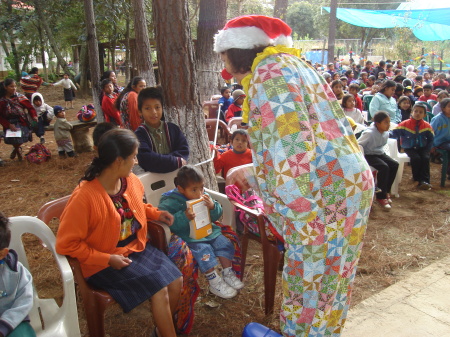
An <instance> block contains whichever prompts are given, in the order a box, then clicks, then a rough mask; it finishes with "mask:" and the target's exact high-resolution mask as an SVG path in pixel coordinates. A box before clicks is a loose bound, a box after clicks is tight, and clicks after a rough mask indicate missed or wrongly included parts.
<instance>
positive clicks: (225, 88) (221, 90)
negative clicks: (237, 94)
mask: <svg viewBox="0 0 450 337" xmlns="http://www.w3.org/2000/svg"><path fill="white" fill-rule="evenodd" d="M229 89H230V88H228V87H222V88H220V94H221V95H222V96H223V93H224V92H225V91H227V90H229ZM230 91H231V90H230Z"/></svg>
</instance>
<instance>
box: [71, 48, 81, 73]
mask: <svg viewBox="0 0 450 337" xmlns="http://www.w3.org/2000/svg"><path fill="white" fill-rule="evenodd" d="M73 72H74V73H75V75H78V73H79V72H80V54H79V50H78V46H74V47H73Z"/></svg>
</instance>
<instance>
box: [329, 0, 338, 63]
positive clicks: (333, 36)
mask: <svg viewBox="0 0 450 337" xmlns="http://www.w3.org/2000/svg"><path fill="white" fill-rule="evenodd" d="M336 9H337V0H331V4H330V27H329V29H328V63H332V62H333V61H334V45H335V40H336Z"/></svg>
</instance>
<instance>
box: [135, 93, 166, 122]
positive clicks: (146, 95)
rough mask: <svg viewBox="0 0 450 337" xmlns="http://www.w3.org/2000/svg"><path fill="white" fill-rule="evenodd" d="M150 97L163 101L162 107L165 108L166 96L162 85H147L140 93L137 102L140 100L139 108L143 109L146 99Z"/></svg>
mask: <svg viewBox="0 0 450 337" xmlns="http://www.w3.org/2000/svg"><path fill="white" fill-rule="evenodd" d="M149 98H154V99H157V100H158V101H159V102H160V103H161V107H162V108H164V96H163V91H162V88H161V87H160V86H158V87H147V88H144V89H142V90H141V92H140V93H139V95H138V98H137V102H138V110H139V111H141V110H142V105H143V104H144V101H145V100H146V99H149ZM161 119H162V120H164V113H163V115H162V118H161Z"/></svg>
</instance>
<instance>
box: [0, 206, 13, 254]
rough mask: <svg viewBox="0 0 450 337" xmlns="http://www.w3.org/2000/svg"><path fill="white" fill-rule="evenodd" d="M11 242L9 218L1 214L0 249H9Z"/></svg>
mask: <svg viewBox="0 0 450 337" xmlns="http://www.w3.org/2000/svg"><path fill="white" fill-rule="evenodd" d="M10 241H11V230H10V229H9V219H8V217H7V216H6V215H5V214H3V213H2V212H0V249H5V248H8V247H9V242H10Z"/></svg>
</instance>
